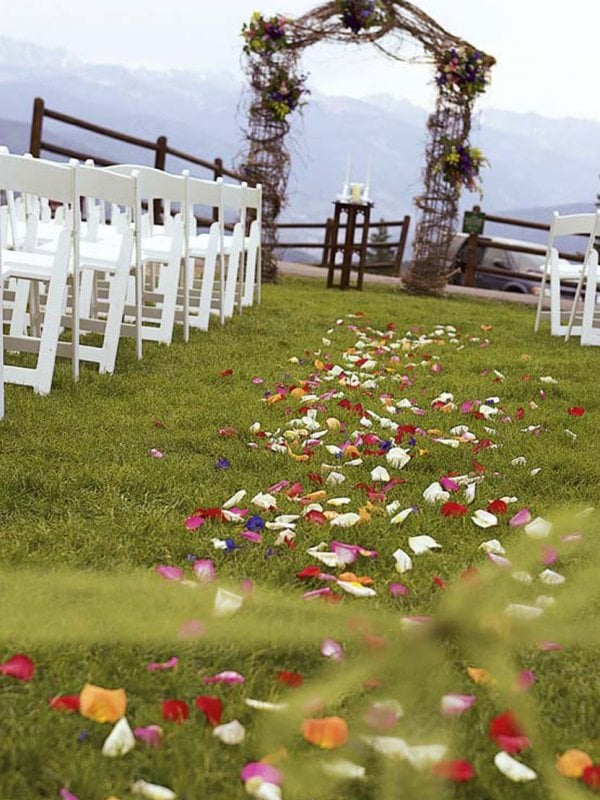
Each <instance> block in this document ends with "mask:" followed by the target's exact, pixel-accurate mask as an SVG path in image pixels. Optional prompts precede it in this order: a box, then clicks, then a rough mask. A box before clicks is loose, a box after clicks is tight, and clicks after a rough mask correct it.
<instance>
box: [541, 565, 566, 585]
mask: <svg viewBox="0 0 600 800" xmlns="http://www.w3.org/2000/svg"><path fill="white" fill-rule="evenodd" d="M540 580H541V581H542V583H546V584H547V585H548V586H560V584H561V583H564V582H565V581H566V578H565V576H564V575H560V574H559V573H558V572H554V570H553V569H545V570H544V571H543V572H540Z"/></svg>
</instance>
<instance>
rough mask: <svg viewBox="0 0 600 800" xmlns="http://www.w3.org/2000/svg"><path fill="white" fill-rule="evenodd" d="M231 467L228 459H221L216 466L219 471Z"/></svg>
mask: <svg viewBox="0 0 600 800" xmlns="http://www.w3.org/2000/svg"><path fill="white" fill-rule="evenodd" d="M230 466H231V464H230V463H229V461H228V460H227V459H226V458H220V459H219V460H218V461H217V464H216V467H217V469H229V467H230Z"/></svg>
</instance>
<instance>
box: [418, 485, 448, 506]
mask: <svg viewBox="0 0 600 800" xmlns="http://www.w3.org/2000/svg"><path fill="white" fill-rule="evenodd" d="M423 498H424V499H425V502H426V503H445V502H446V501H447V500H449V499H450V492H445V491H444V490H443V489H442V486H441V484H440V483H438V482H437V481H435V482H434V483H431V484H429V486H428V487H427V488H426V489H425V491H424V492H423Z"/></svg>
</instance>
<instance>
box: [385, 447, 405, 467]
mask: <svg viewBox="0 0 600 800" xmlns="http://www.w3.org/2000/svg"><path fill="white" fill-rule="evenodd" d="M385 459H386V461H387V462H388V464H389V465H390V466H392V467H393V468H394V469H402V467H405V466H406V465H407V464H408V462H409V461H410V455H409V453H408V452H407V451H406V450H403V449H402V448H401V447H391V448H390V449H389V450H388V451H387V453H386V455H385Z"/></svg>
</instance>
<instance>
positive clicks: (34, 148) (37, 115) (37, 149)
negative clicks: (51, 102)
mask: <svg viewBox="0 0 600 800" xmlns="http://www.w3.org/2000/svg"><path fill="white" fill-rule="evenodd" d="M43 124H44V101H43V100H42V98H41V97H36V98H35V100H34V101H33V117H32V118H31V138H30V140H29V152H30V153H31V155H32V156H33V157H34V158H39V157H40V153H41V151H42V126H43Z"/></svg>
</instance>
